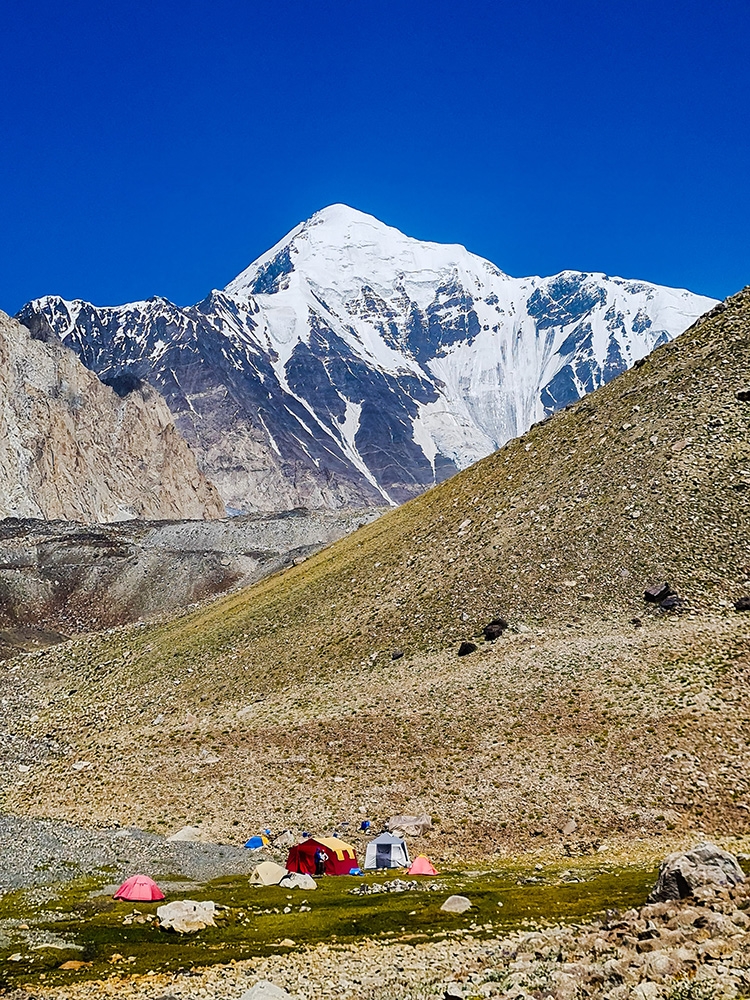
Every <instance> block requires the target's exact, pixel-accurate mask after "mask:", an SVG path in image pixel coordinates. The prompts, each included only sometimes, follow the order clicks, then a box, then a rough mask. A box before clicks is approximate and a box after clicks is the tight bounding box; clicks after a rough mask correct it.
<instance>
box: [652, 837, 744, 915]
mask: <svg viewBox="0 0 750 1000" xmlns="http://www.w3.org/2000/svg"><path fill="white" fill-rule="evenodd" d="M744 881H745V873H744V872H743V871H742V869H741V868H740V866H739V863H738V861H737V858H736V857H735V856H734V855H733V854H730V853H729V852H728V851H723V850H722V849H721V848H720V847H717V846H716V844H708V843H706V844H698V846H697V847H694V848H693V849H692V851H684V852H682V851H677V852H675V853H674V854H670V855H668V856H667V857H666V858H665V859H664V861H663V862H662V863H661V865H660V866H659V879H658V881H657V883H656V885H655V886H654V888H653V890H652V892H651V895H650V896H649V897H648V899H649V902H650V903H657V902H660V901H662V900H667V899H684V898H685V897H686V896H690V895H692V894H693V892H694V891H695V890H696V889H699V888H702V887H704V886H708V887H710V888H722V889H723V888H728V887H731V886H735V885H739V884H740V883H742V882H744Z"/></svg>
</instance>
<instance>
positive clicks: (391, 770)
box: [7, 289, 750, 853]
mask: <svg viewBox="0 0 750 1000" xmlns="http://www.w3.org/2000/svg"><path fill="white" fill-rule="evenodd" d="M748 386H750V290H748V289H746V290H745V291H743V292H741V293H740V294H738V295H736V296H734V297H733V298H731V299H729V300H727V302H726V303H725V304H723V305H722V306H719V307H717V308H716V309H715V310H713V312H712V313H711V314H709V315H708V316H707V317H704V318H703V319H702V320H701V321H699V322H698V323H697V324H695V325H694V326H693V327H692V328H691V329H690V330H688V331H687V332H686V333H685V334H684V335H683V336H682V337H680V338H678V340H676V341H674V342H673V343H671V344H668V345H666V346H664V347H662V348H660V349H659V350H657V351H656V352H655V353H654V354H653V355H652V356H651V357H649V358H648V359H647V360H646V361H645V362H644V363H642V364H641V365H639V366H638V367H637V368H636V369H634V370H632V371H630V372H627V373H626V374H624V375H622V376H621V377H619V378H618V379H616V380H615V381H614V382H612V383H610V385H608V386H606V387H604V388H603V389H601V390H599V391H598V392H596V393H594V394H593V395H591V396H589V397H587V398H586V399H585V400H583V401H581V402H580V403H578V404H576V405H575V406H573V407H571V408H570V409H568V410H567V411H565V412H563V413H560V414H557V415H556V416H554V417H553V418H551V419H549V420H548V421H546V422H544V423H543V424H541V425H537V426H536V427H534V428H532V430H531V431H530V432H529V433H527V434H526V435H524V436H523V437H522V438H520V439H518V440H516V441H513V442H511V443H510V444H508V445H507V446H506V447H504V448H502V449H501V450H500V451H498V452H496V453H495V454H494V455H492V456H490V457H489V458H487V459H485V460H484V461H482V462H480V463H478V464H477V465H476V466H474V467H472V468H471V469H468V470H467V471H466V472H464V473H462V474H460V475H458V476H456V477H455V478H453V479H451V480H450V481H449V482H447V483H444V484H443V485H442V486H440V487H437V488H435V489H433V490H431V491H430V492H429V493H427V494H425V495H424V496H422V497H419V498H417V499H416V500H413V501H412V502H410V503H409V504H407V505H405V506H404V507H402V508H400V509H398V510H395V511H393V512H392V513H390V514H388V515H386V516H384V517H383V518H381V519H380V520H378V521H377V522H375V523H374V524H371V525H369V526H367V527H365V528H363V529H360V530H359V531H357V532H356V533H355V534H353V535H351V536H349V537H348V538H346V539H344V540H343V541H341V542H339V543H337V544H336V545H333V546H331V547H330V548H329V549H327V550H325V551H324V552H322V553H320V554H318V555H317V556H315V557H313V558H311V559H309V560H308V561H307V562H305V563H303V564H302V565H300V566H297V567H295V568H293V569H291V570H289V571H287V572H284V573H282V574H279V575H277V576H275V577H272V578H270V579H268V580H266V581H264V582H263V583H261V584H259V585H257V586H255V587H252V588H250V589H248V590H245V591H242V592H241V593H239V594H236V595H232V596H230V597H228V598H226V599H223V600H219V601H217V602H215V603H213V604H211V605H209V606H207V607H204V608H201V609H199V610H197V611H195V612H194V613H192V614H187V615H183V616H181V617H179V618H176V619H174V620H172V621H170V622H167V623H162V624H157V625H148V626H143V627H140V628H138V627H137V628H132V629H126V630H118V631H113V632H111V633H107V634H104V635H102V636H97V637H90V638H88V639H84V640H80V641H78V642H77V643H75V644H73V645H69V646H66V647H64V648H61V649H57V650H52V651H47V652H43V653H38V654H34V655H33V656H32V657H29V658H27V659H26V661H25V662H24V668H23V673H24V676H26V677H27V683H28V691H27V697H28V698H29V699H30V701H29V704H30V705H33V714H32V710H31V709H29V710H28V711H27V714H26V715H25V719H24V717H23V716H21V717H19V718H18V719H17V720H16V723H15V725H16V730H17V733H18V735H19V736H22V737H23V741H22V742H23V745H26V744H27V743H28V742H29V741H31V742H33V741H34V739H37V738H39V737H40V736H41V735H42V734H47V735H48V736H50V737H53V738H55V739H56V740H58V741H59V744H60V750H59V751H57V752H56V753H55V754H53V755H52V756H50V757H48V758H47V759H46V761H45V762H44V763H39V764H35V765H34V766H33V768H32V771H31V772H30V773H29V774H28V775H26V774H25V775H24V776H23V777H21V779H20V780H19V781H17V782H16V783H15V784H11V785H9V787H8V789H7V803H8V806H9V807H10V808H12V809H14V810H18V811H27V812H34V813H39V814H44V815H64V816H66V817H68V818H78V819H86V818H91V817H94V818H96V819H101V820H113V819H116V820H118V821H120V822H138V823H141V824H144V825H146V826H148V827H151V828H157V829H159V828H167V827H171V826H174V825H175V824H177V825H180V824H181V823H182V822H187V821H196V820H201V819H202V820H204V821H205V824H206V827H207V828H208V829H210V830H212V831H213V832H214V833H216V834H218V835H222V836H237V837H239V835H240V832H239V831H242V832H244V831H245V830H247V829H251V828H254V827H255V826H257V825H259V824H262V825H266V824H270V825H276V826H287V825H294V824H299V825H300V826H305V827H308V828H310V827H313V828H316V829H324V828H326V827H328V826H329V825H330V824H332V823H334V822H336V821H339V820H342V819H347V820H349V821H352V822H353V823H354V822H355V821H356V822H358V820H359V818H360V816H361V815H362V814H363V812H364V813H366V814H367V815H368V816H370V818H374V817H375V816H381V815H384V814H386V815H387V814H389V813H391V812H397V811H400V810H402V809H419V810H422V809H425V810H427V811H430V812H432V813H433V814H434V815H436V816H438V817H439V818H440V827H439V831H440V832H439V834H436V835H435V841H436V842H435V844H434V849H435V850H436V851H445V852H450V851H452V850H453V851H464V852H465V851H467V850H472V851H476V852H477V853H486V852H491V851H493V850H495V849H496V848H497V847H498V846H501V847H502V846H503V845H504V844H506V843H507V844H520V843H528V842H532V841H533V842H534V843H541V842H543V841H544V840H545V838H552V839H558V834H557V830H558V829H559V828H560V827H561V826H563V825H564V823H565V821H566V820H567V819H568V818H569V817H571V816H573V817H575V818H576V820H577V830H576V833H575V835H574V837H573V840H578V841H582V842H587V843H592V842H597V841H598V840H600V839H601V838H603V837H605V836H614V835H618V834H627V835H631V834H632V833H633V832H634V831H643V834H642V835H644V836H645V835H649V836H650V835H652V834H656V833H660V834H666V835H673V836H677V835H678V834H679V833H680V831H682V830H686V829H689V828H690V829H692V828H695V827H696V826H697V825H698V826H700V825H702V826H704V827H706V828H709V827H710V828H713V829H715V830H725V831H726V830H737V831H740V830H742V829H746V828H747V826H748V815H749V814H748V808H749V807H750V792H749V790H748V779H747V775H748V774H750V743H748V737H749V735H750V730H749V729H748V705H747V699H746V698H744V696H743V694H742V692H743V690H746V687H747V681H748V673H749V672H750V671H749V667H750V663H749V661H748V651H749V650H750V642H749V641H748V635H749V633H750V614H745V615H744V616H743V615H742V614H739V613H737V612H735V611H734V609H733V601H734V600H735V599H737V598H738V597H739V596H741V595H742V594H744V593H748V592H750V544H749V542H750V529H749V526H748V525H749V523H750V518H749V517H748V513H749V512H750V434H749V426H750V403H747V402H740V401H739V400H738V399H737V396H736V393H737V390H739V389H741V388H743V387H748ZM663 579H667V580H669V582H670V583H671V584H672V586H673V587H674V588H675V589H676V590H677V591H678V593H679V594H680V596H681V597H682V598H683V599H684V601H685V604H684V605H683V606H682V609H681V611H680V612H679V613H671V614H670V613H665V612H662V611H659V610H655V609H654V608H653V606H650V607H649V606H646V605H645V604H644V602H643V596H642V595H643V590H644V587H646V586H648V585H650V584H652V583H655V582H658V581H660V580H663ZM498 615H500V616H502V617H504V618H505V619H507V620H508V622H510V624H511V626H512V628H511V631H509V632H507V633H506V634H505V635H504V636H503V637H502V638H500V639H498V640H496V641H495V642H494V643H483V642H481V641H479V640H475V641H476V642H477V644H478V645H479V649H478V651H477V652H475V653H473V654H471V655H470V656H466V657H462V658H460V659H459V658H458V657H457V655H456V654H457V649H458V644H459V643H460V642H461V641H462V640H465V639H471V638H472V637H473V636H476V635H477V634H478V633H479V632H480V631H481V629H482V627H483V626H484V625H485V624H486V623H487V622H488V621H490V619H492V618H494V617H495V616H498ZM633 618H638V619H641V620H642V625H641V626H638V625H637V624H634V623H633V622H632V619H633ZM396 649H398V650H401V651H403V652H404V654H405V655H404V656H403V657H402V658H400V659H397V660H395V661H393V660H392V659H391V655H392V652H393V651H394V650H396ZM68 692H69V693H68ZM29 717H31V718H34V717H38V718H37V719H36V721H33V722H31V721H28V720H29ZM78 759H81V760H86V761H89V762H90V763H91V764H92V765H93V766H92V767H90V768H86V769H81V770H78V771H75V770H72V769H71V764H72V763H73V762H75V761H76V760H78ZM235 823H236V824H237V825H238V826H239V831H238V830H237V827H236V826H234V825H233V824H235ZM540 838H541V839H540Z"/></svg>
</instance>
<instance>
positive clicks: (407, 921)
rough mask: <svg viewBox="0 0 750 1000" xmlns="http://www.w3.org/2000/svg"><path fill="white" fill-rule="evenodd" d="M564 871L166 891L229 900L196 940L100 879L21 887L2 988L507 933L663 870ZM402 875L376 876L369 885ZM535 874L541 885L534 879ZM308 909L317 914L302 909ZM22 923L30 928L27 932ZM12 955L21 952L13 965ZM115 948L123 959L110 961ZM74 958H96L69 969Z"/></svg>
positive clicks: (6, 931)
mask: <svg viewBox="0 0 750 1000" xmlns="http://www.w3.org/2000/svg"><path fill="white" fill-rule="evenodd" d="M561 870H562V869H561V868H560V867H556V868H545V869H544V870H542V871H536V870H534V871H531V870H529V869H528V868H508V867H505V868H498V869H496V870H492V871H486V872H449V873H447V874H445V875H441V876H440V878H439V880H438V881H439V882H440V883H441V884H442V885H443V886H444V887H445V888H444V889H441V890H440V891H430V892H405V893H377V894H373V895H367V896H355V895H351V894H350V893H349V890H350V889H351V888H353V887H354V886H357V885H359V884H361V882H362V879H358V878H354V877H340V878H328V879H322V880H320V882H319V884H318V888H317V889H315V890H312V891H309V892H300V891H299V890H294V891H291V892H290V891H287V890H284V889H280V888H279V887H277V886H270V887H266V888H251V887H250V886H249V884H248V881H247V878H246V877H245V876H237V877H230V878H222V879H217V880H214V881H212V882H208V883H206V884H205V885H203V886H201V887H200V888H199V889H193V890H188V891H184V892H180V893H176V894H173V893H170V894H168V899H171V898H175V899H178V898H186V897H187V898H192V899H212V900H214V902H215V903H217V904H218V905H220V906H222V907H224V908H225V909H223V910H222V911H221V917H220V920H219V923H218V926H217V927H213V928H206V929H205V930H203V931H201V932H199V933H198V934H197V935H190V936H181V935H177V934H172V933H165V932H163V931H160V930H158V929H157V928H156V927H154V926H153V924H151V923H148V922H147V923H130V924H124V923H123V920H124V919H125V918H126V917H127V916H128V915H129V914H132V913H133V910H134V909H136V910H138V911H140V914H142V915H146V914H155V913H156V909H157V906H158V905H159V904H156V903H153V904H151V903H138V904H131V903H123V902H116V901H115V900H113V899H112V898H111V897H110V896H109V895H99V894H97V891H98V890H100V889H101V887H102V886H103V885H104V881H103V879H101V880H96V879H91V878H88V879H82V880H77V881H75V882H71V883H67V884H65V885H64V886H60V887H59V888H58V889H57V890H56V892H55V895H54V898H53V899H52V900H50V901H49V902H46V903H44V904H42V905H41V906H40V905H39V904H38V903H35V902H34V900H35V899H37V898H38V890H33V891H26V892H24V891H18V892H15V893H11V894H9V895H7V896H5V898H4V899H3V900H2V902H0V928H1V930H0V985H4V986H6V987H10V986H17V985H19V984H22V983H30V982H39V981H42V982H46V983H47V984H50V985H51V984H64V983H66V982H71V981H73V980H77V979H81V978H101V977H103V976H111V975H115V976H116V975H119V974H124V975H133V974H145V973H146V972H149V971H152V970H153V971H159V972H167V971H169V972H173V971H176V970H178V969H189V968H192V967H195V966H205V965H211V964H214V963H217V962H229V961H231V960H233V959H236V960H239V959H245V958H250V957H252V956H258V955H267V954H271V953H275V952H284V951H286V950H291V949H290V946H288V945H282V944H281V942H282V941H284V940H286V939H288V940H292V941H294V948H300V947H304V946H310V945H314V944H317V943H319V942H327V943H333V944H335V943H347V942H353V941H357V940H361V939H365V938H376V939H382V940H400V941H411V942H414V943H418V942H420V941H427V940H429V939H430V938H433V937H436V936H441V935H445V934H449V935H450V934H459V935H460V934H463V933H471V934H474V935H478V936H482V935H490V934H496V935H497V934H500V935H501V934H505V933H508V932H510V931H512V930H516V929H519V928H528V927H532V926H540V925H549V924H553V923H559V922H564V923H571V922H572V923H578V922H585V921H587V920H590V919H591V918H592V917H593V916H594V915H595V914H596V913H599V912H601V911H604V910H607V909H625V908H628V907H630V906H635V905H639V904H641V903H643V901H644V900H645V897H646V894H647V892H648V889H649V888H650V886H651V885H652V884H653V881H654V877H655V871H654V870H653V869H652V868H650V867H639V866H630V867H620V868H614V867H603V866H598V867H594V866H592V865H591V864H589V865H579V866H577V867H576V868H575V869H569V870H573V872H574V874H575V876H576V877H577V878H579V879H581V881H579V882H565V881H563V880H562V879H561V878H560V873H561ZM397 874H398V873H395V872H394V873H389V874H388V875H387V876H382V875H372V876H368V877H367V879H366V881H368V882H375V881H383V880H384V879H385V878H390V877H394V876H395V875H397ZM528 878H535V879H539V881H538V882H535V883H532V884H525V883H524V880H525V879H528ZM164 881H167V880H164ZM425 881H426V880H425ZM451 893H462V894H464V895H466V896H468V897H469V899H470V900H471V901H472V909H471V910H469V911H468V912H467V913H464V914H461V915H457V914H446V913H442V912H441V910H440V906H441V904H442V903H443V902H444V900H445V899H446V898H447V896H448V895H450V894H451ZM499 904H502V905H499ZM301 906H309V907H310V910H309V911H301V910H300V907H301ZM285 908H290V912H288V913H285V912H284V909H285ZM22 923H25V924H28V927H29V929H28V930H25V929H21V928H20V927H19V924H22ZM46 937H54V939H55V941H56V945H57V946H56V947H55V948H39V947H37V948H35V947H34V945H35V944H38V943H39V942H40V941H41V940H43V939H44V938H46ZM64 942H68V948H67V949H66V948H65V947H64ZM76 946H77V947H76ZM77 949H80V950H77ZM12 955H13V956H18V955H20V956H21V958H20V960H16V961H10V960H9V959H10V957H11V956H12ZM113 956H121V958H117V959H116V960H115V961H113ZM69 959H77V960H79V961H84V962H88V963H91V964H90V965H87V966H85V967H84V968H82V969H79V970H71V971H67V970H61V969H60V968H59V966H60V965H61V964H62V963H63V962H64V961H66V960H69Z"/></svg>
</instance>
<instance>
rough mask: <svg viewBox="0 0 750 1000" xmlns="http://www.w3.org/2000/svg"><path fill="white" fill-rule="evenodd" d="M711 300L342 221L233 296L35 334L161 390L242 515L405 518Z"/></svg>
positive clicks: (320, 225)
mask: <svg viewBox="0 0 750 1000" xmlns="http://www.w3.org/2000/svg"><path fill="white" fill-rule="evenodd" d="M713 304H714V302H713V300H711V299H707V298H705V297H703V296H699V295H694V294H692V293H691V292H688V291H684V290H676V289H670V288H664V287H660V286H657V285H653V284H648V283H646V282H641V281H626V280H624V279H622V278H614V277H608V276H606V275H604V274H584V273H579V272H575V271H565V272H562V273H561V274H558V275H555V276H553V277H548V278H538V277H531V278H512V277H510V276H509V275H507V274H504V273H503V272H502V271H500V270H499V269H498V268H496V267H495V266H494V265H493V264H491V263H489V262H488V261H486V260H483V259H482V258H480V257H476V256H475V255H473V254H471V253H469V252H467V251H466V250H465V249H464V248H463V247H460V246H447V245H440V244H435V243H423V242H420V241H418V240H415V239H410V238H408V237H406V236H404V235H403V234H402V233H400V232H398V231H397V230H395V229H392V228H390V227H388V226H385V225H383V224H382V223H380V222H378V220H377V219H374V218H372V217H371V216H368V215H364V214H362V213H361V212H357V211H354V210H353V209H350V208H347V207H346V206H343V205H334V206H331V207H329V208H327V209H324V210H323V211H321V212H319V213H317V214H316V215H314V216H313V217H312V218H311V219H309V220H308V221H307V222H305V223H303V224H301V225H300V226H298V227H297V228H296V229H294V230H293V231H292V232H291V233H289V234H288V236H286V237H285V238H284V239H283V240H282V241H281V242H280V243H278V244H277V245H276V246H275V247H273V248H272V249H271V250H269V251H268V253H266V254H264V255H263V256H262V257H260V258H259V259H258V260H257V261H256V262H255V263H254V264H252V265H251V266H250V267H248V268H247V269H246V270H245V271H243V272H242V274H240V275H239V276H238V277H237V278H236V279H235V280H234V281H232V282H231V283H230V284H229V285H228V286H227V287H226V288H225V289H224V290H223V291H214V292H212V293H211V294H210V295H209V296H208V297H207V298H206V299H204V300H203V301H202V302H200V303H198V304H197V305H195V306H191V307H188V308H180V307H178V306H176V305H173V304H172V303H171V302H168V301H167V300H166V299H163V298H158V297H157V298H153V299H149V300H148V301H145V302H134V303H130V304H128V305H124V306H119V307H115V308H99V307H96V306H93V305H91V304H90V303H87V302H83V301H80V300H75V301H66V300H64V299H61V298H59V297H56V296H50V297H47V298H43V299H37V300H34V301H33V302H30V303H28V304H27V305H26V306H25V307H24V309H23V310H21V312H20V313H19V318H20V319H21V321H22V322H23V323H25V324H26V325H27V326H28V327H29V329H30V330H31V331H32V332H33V334H34V336H35V337H39V338H42V339H50V338H51V339H59V340H62V342H63V343H64V344H66V345H67V346H69V347H71V348H72V349H73V350H75V351H76V352H77V353H78V354H79V356H80V358H81V360H82V361H83V363H84V364H85V365H86V366H87V367H88V368H90V369H92V370H93V371H95V372H97V373H98V374H99V375H100V377H101V378H102V379H104V380H105V381H109V382H110V383H111V384H113V385H115V386H116V387H118V386H121V385H127V384H128V383H129V381H132V380H145V381H147V382H148V383H150V384H151V385H153V386H154V387H155V388H157V389H158V390H159V392H160V393H161V394H162V395H163V396H164V398H165V399H166V401H167V403H168V404H169V407H170V409H171V411H172V413H174V414H175V418H176V422H177V426H178V427H179V429H180V431H181V433H182V434H183V435H184V437H185V438H186V439H187V440H188V441H189V442H190V444H191V445H192V446H193V448H194V449H195V451H196V453H197V455H198V456H199V461H200V464H201V468H202V469H203V471H204V472H206V474H207V475H208V476H209V477H210V479H211V480H212V481H213V482H215V483H216V485H217V487H218V488H219V491H220V493H221V495H222V498H223V499H224V501H225V502H226V503H227V504H228V505H229V506H230V507H235V508H239V509H243V510H254V509H255V510H278V509H282V508H291V507H295V506H298V505H304V506H309V507H317V506H323V507H337V506H346V505H352V506H367V505H370V504H381V505H383V504H390V503H400V502H402V501H404V500H406V499H408V498H409V497H411V496H414V495H415V494H417V493H420V492H421V491H422V490H424V489H425V488H427V487H429V486H430V485H432V484H434V483H436V482H439V481H440V480H442V479H445V478H447V477H448V476H449V475H451V474H452V473H453V472H455V471H456V470H458V469H462V468H465V467H466V466H468V465H470V464H471V463H472V462H474V461H476V460H477V459H479V458H481V457H483V456H484V455H486V454H488V453H489V452H491V451H493V450H494V449H495V448H497V447H498V446H499V445H501V444H503V443H504V442H505V441H507V440H509V439H510V438H512V437H515V436H517V435H519V434H521V433H523V432H524V431H525V430H527V429H528V427H529V426H530V425H531V424H533V423H534V422H535V421H538V420H539V419H541V418H543V417H544V416H545V415H547V414H549V413H551V412H552V411H554V410H557V409H559V408H561V407H564V406H565V405H567V404H568V403H571V402H573V401H575V400H577V399H579V398H580V397H581V396H582V395H584V394H585V393H587V392H589V391H591V390H592V389H595V388H596V387H597V386H599V385H601V384H602V383H605V382H608V381H609V380H610V379H611V378H613V377H614V376H615V375H617V374H618V373H619V372H621V371H623V370H625V369H626V368H629V367H630V366H631V365H633V364H634V363H635V362H636V361H638V360H639V359H641V358H643V357H644V356H645V355H646V354H648V353H649V352H650V351H651V350H652V349H653V348H654V347H656V346H657V345H659V344H662V343H664V342H665V341H667V340H670V339H671V338H673V337H674V336H676V335H677V334H678V333H681V332H682V331H683V330H684V329H685V328H686V327H688V326H689V325H690V323H691V322H693V320H695V319H696V317H697V316H699V315H700V314H701V313H703V312H705V311H706V310H707V309H709V308H710V307H711V306H712V305H713Z"/></svg>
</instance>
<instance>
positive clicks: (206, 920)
mask: <svg viewBox="0 0 750 1000" xmlns="http://www.w3.org/2000/svg"><path fill="white" fill-rule="evenodd" d="M156 915H157V917H158V918H159V926H160V927H161V929H162V930H163V931H176V932H177V933H178V934H195V933H196V932H197V931H202V930H203V928H204V927H215V926H216V923H215V921H214V916H215V915H216V904H215V903H214V902H213V900H204V901H202V902H199V901H198V900H195V899H177V900H175V901H174V902H173V903H167V904H166V905H165V906H160V907H159V908H158V909H157V911H156Z"/></svg>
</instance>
